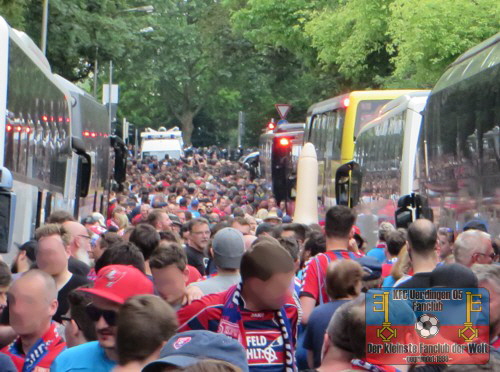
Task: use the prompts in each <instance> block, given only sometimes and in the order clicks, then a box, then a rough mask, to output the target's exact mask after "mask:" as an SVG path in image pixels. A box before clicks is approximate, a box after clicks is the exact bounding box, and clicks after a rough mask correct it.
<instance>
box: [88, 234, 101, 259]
mask: <svg viewBox="0 0 500 372" xmlns="http://www.w3.org/2000/svg"><path fill="white" fill-rule="evenodd" d="M101 242H102V238H99V239H97V241H96V242H95V244H94V246H93V247H92V250H91V251H90V258H93V259H94V260H97V259H98V258H99V257H101V256H102V254H103V252H104V249H102V248H101Z"/></svg>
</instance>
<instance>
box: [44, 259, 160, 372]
mask: <svg viewBox="0 0 500 372" xmlns="http://www.w3.org/2000/svg"><path fill="white" fill-rule="evenodd" d="M79 291H82V292H86V293H88V294H89V295H90V297H91V300H92V302H91V303H90V304H89V305H88V306H87V308H86V311H87V315H88V316H89V318H90V319H91V320H92V321H93V322H94V324H95V328H96V333H97V341H94V342H88V343H86V344H83V345H79V346H75V347H73V348H71V349H68V350H66V351H65V352H63V353H61V355H60V356H59V357H58V358H57V359H56V360H55V362H54V364H53V365H52V367H51V372H70V371H78V372H87V371H88V372H90V371H93V372H108V371H111V370H112V369H113V368H114V367H115V366H116V362H117V359H118V356H117V352H116V318H117V312H118V310H119V309H120V307H121V306H122V305H123V304H124V303H125V301H126V300H127V299H129V298H131V297H133V296H137V295H142V294H153V284H152V282H151V281H150V280H149V279H148V278H147V277H146V276H145V275H144V274H143V273H142V272H140V271H139V270H138V269H136V268H134V267H132V266H124V265H110V266H106V267H104V268H102V269H101V270H99V273H98V275H97V279H96V281H95V284H94V287H93V288H81V289H79Z"/></svg>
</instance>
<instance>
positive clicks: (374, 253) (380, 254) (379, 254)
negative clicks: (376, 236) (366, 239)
mask: <svg viewBox="0 0 500 372" xmlns="http://www.w3.org/2000/svg"><path fill="white" fill-rule="evenodd" d="M366 255H367V256H368V257H373V258H375V259H377V261H379V262H380V263H384V262H385V260H387V258H386V257H385V250H384V248H380V247H375V248H372V249H370V251H368V253H367V254H366Z"/></svg>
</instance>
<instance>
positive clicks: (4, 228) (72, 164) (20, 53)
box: [0, 17, 110, 253]
mask: <svg viewBox="0 0 500 372" xmlns="http://www.w3.org/2000/svg"><path fill="white" fill-rule="evenodd" d="M71 86H72V85H71V84H70V83H68V82H65V81H64V80H63V79H62V78H60V77H56V76H55V75H54V74H52V71H51V69H50V65H49V63H48V61H47V59H46V58H45V56H44V55H43V54H42V52H41V51H40V50H39V49H38V48H37V46H36V45H35V44H34V43H33V41H32V40H31V39H30V38H29V37H28V36H27V35H26V34H25V33H23V32H20V31H17V30H15V29H13V28H11V27H10V26H9V25H8V24H7V23H6V22H5V20H4V19H3V18H1V17H0V112H2V113H5V114H2V115H0V170H1V173H2V174H1V176H0V194H1V198H2V199H3V200H2V202H1V203H0V253H6V252H8V251H9V249H10V248H11V246H12V245H13V244H14V243H17V244H22V243H24V242H25V241H27V240H29V239H30V238H32V236H33V232H34V230H35V229H36V228H37V227H38V226H40V225H41V224H43V223H44V221H45V220H46V218H47V217H48V215H49V214H50V213H51V212H52V211H54V210H56V209H63V210H66V211H69V212H70V213H72V214H73V215H74V216H75V217H81V216H82V214H83V213H89V212H91V211H92V210H102V211H103V210H104V204H106V200H105V198H106V197H105V195H103V196H102V199H100V196H99V197H97V196H96V190H97V189H102V190H106V189H107V188H108V184H109V182H108V180H109V176H108V173H109V167H108V166H105V164H107V163H108V159H109V151H110V147H109V123H108V122H107V118H105V116H104V115H102V113H103V111H102V110H103V106H102V105H99V104H97V103H96V102H95V100H93V99H91V97H89V96H85V95H84V94H82V93H81V92H77V89H76V87H74V86H73V88H71ZM68 88H69V89H68ZM83 107H86V108H83ZM79 110H80V111H79ZM79 112H80V114H79ZM84 112H85V114H83V113H84ZM90 117H91V119H90V120H89V121H90V122H91V123H92V124H89V121H87V118H90ZM86 134H88V136H86ZM84 137H88V138H84ZM93 160H94V161H93ZM100 167H101V168H102V169H99V168H100ZM98 194H99V192H98ZM14 195H15V197H14ZM89 195H91V196H93V197H94V200H95V201H92V202H91V204H92V206H91V207H88V208H87V209H85V210H83V211H82V208H80V207H83V206H87V205H88V204H89V202H88V201H87V199H86V198H87V197H88V196H89ZM101 200H102V201H101ZM101 204H102V207H103V208H100V207H101ZM10 206H11V207H12V208H11V209H9V208H10Z"/></svg>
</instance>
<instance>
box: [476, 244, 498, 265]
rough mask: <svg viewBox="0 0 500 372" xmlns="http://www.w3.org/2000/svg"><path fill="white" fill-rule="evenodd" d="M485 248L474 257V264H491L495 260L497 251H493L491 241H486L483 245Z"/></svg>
mask: <svg viewBox="0 0 500 372" xmlns="http://www.w3.org/2000/svg"><path fill="white" fill-rule="evenodd" d="M482 245H483V246H484V248H483V249H482V250H481V249H480V250H479V251H478V252H476V253H474V254H473V255H472V262H473V263H478V264H491V263H493V261H494V260H495V257H496V256H495V251H494V250H493V246H492V245H491V240H489V239H484V240H483V244H482Z"/></svg>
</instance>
